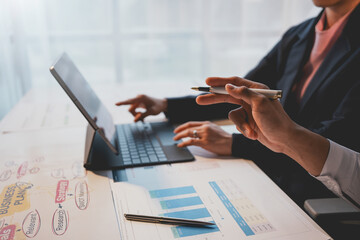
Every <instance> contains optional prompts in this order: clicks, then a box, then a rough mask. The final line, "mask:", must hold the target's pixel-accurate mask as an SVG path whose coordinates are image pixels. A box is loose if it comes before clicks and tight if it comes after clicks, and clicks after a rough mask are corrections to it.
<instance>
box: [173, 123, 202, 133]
mask: <svg viewBox="0 0 360 240" xmlns="http://www.w3.org/2000/svg"><path fill="white" fill-rule="evenodd" d="M206 123H208V122H206V121H205V122H194V121H192V122H187V123H184V124H181V125H180V126H178V127H177V128H175V130H174V133H179V132H181V131H183V130H185V129H187V128H193V127H198V126H201V125H204V124H206Z"/></svg>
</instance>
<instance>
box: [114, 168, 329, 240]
mask: <svg viewBox="0 0 360 240" xmlns="http://www.w3.org/2000/svg"><path fill="white" fill-rule="evenodd" d="M208 163H209V164H207V162H200V161H198V162H194V163H186V168H184V166H185V164H184V166H182V165H181V164H176V165H175V164H174V165H161V166H156V167H144V168H133V169H127V170H123V171H117V172H115V173H116V174H113V177H114V179H115V180H114V181H112V182H111V189H112V191H113V197H114V203H115V208H116V211H117V216H118V219H119V227H120V229H121V238H122V239H124V240H140V239H164V240H165V239H166V240H168V239H179V240H195V239H196V240H199V239H200V240H201V239H202V240H217V239H252V240H254V239H276V240H285V239H286V240H289V239H292V240H300V239H329V238H328V236H326V235H325V234H323V233H322V232H321V231H319V228H317V227H315V225H314V224H313V223H312V222H311V220H310V219H309V218H308V217H307V216H306V214H305V213H303V212H302V211H301V209H299V208H298V207H297V206H296V205H295V203H292V202H291V201H289V199H288V198H287V196H286V195H285V194H283V193H282V192H281V191H280V190H278V189H277V188H276V186H274V185H272V184H273V183H272V182H270V181H269V180H268V179H266V178H265V177H264V175H261V174H260V173H259V174H258V172H256V171H254V170H253V167H252V165H250V164H249V162H247V161H236V162H235V161H231V162H230V161H211V162H210V161H209V162H208ZM204 164H205V165H206V166H213V167H210V168H209V167H205V168H204V166H205V165H204ZM189 169H192V170H191V171H189ZM119 179H121V181H119ZM127 213H130V214H140V215H151V216H156V215H158V216H164V217H174V218H185V219H193V220H199V221H207V222H213V223H215V225H214V226H211V227H189V226H172V225H167V224H154V223H151V224H150V223H144V222H134V221H128V220H126V219H125V218H124V214H127Z"/></svg>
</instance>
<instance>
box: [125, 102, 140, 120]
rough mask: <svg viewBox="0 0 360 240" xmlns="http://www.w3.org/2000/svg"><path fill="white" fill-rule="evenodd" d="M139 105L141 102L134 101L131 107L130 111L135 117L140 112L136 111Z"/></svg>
mask: <svg viewBox="0 0 360 240" xmlns="http://www.w3.org/2000/svg"><path fill="white" fill-rule="evenodd" d="M138 107H139V103H134V104H132V105H131V106H130V107H129V109H128V111H129V112H130V113H131V114H132V115H133V116H134V117H135V116H136V115H137V114H138V112H136V109H137V108H138Z"/></svg>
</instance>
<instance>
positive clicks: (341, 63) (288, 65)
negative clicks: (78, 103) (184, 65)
mask: <svg viewBox="0 0 360 240" xmlns="http://www.w3.org/2000/svg"><path fill="white" fill-rule="evenodd" d="M313 2H314V4H315V5H316V6H320V7H323V8H324V9H323V11H322V12H321V13H320V14H319V15H318V16H317V17H315V18H312V19H309V20H307V21H305V22H303V23H301V24H299V25H297V26H295V27H292V28H290V29H289V30H288V31H287V32H286V33H285V34H284V35H283V37H282V39H281V40H280V41H279V42H278V43H277V44H276V45H275V46H274V48H273V49H272V50H271V51H270V52H269V53H268V54H267V55H266V56H265V57H264V58H263V59H262V60H261V61H260V63H259V64H258V65H257V66H256V67H255V68H254V69H253V70H252V71H250V72H249V73H248V74H247V75H246V76H245V78H246V79H250V80H253V81H256V82H260V83H263V84H266V85H267V86H269V87H270V88H272V89H282V90H283V98H282V99H281V103H282V105H283V107H284V109H285V111H286V112H287V114H288V115H289V116H290V117H291V118H292V119H293V120H294V121H295V122H296V123H297V124H299V125H301V126H303V127H305V128H307V129H309V130H311V131H313V132H315V133H318V134H320V135H322V136H324V137H326V138H328V139H331V140H332V141H334V142H337V143H339V144H341V145H343V146H345V147H347V148H350V149H352V150H355V151H357V152H359V151H360V143H359V141H356V139H357V138H358V136H360V125H359V123H360V111H359V106H358V104H359V103H360V47H359V45H360V31H359V30H358V28H359V23H360V5H359V2H360V0H331V1H325V0H313ZM233 78H234V79H236V77H233ZM210 79H211V78H210ZM208 80H209V79H208ZM218 97H219V98H221V97H223V96H221V95H219V96H218ZM124 104H130V105H131V106H130V109H129V111H130V112H131V113H132V114H133V115H134V116H135V121H138V120H142V119H144V118H145V117H146V116H148V115H151V114H158V113H160V112H165V114H166V116H167V117H168V118H169V120H170V121H172V122H174V123H175V122H177V123H178V122H187V121H203V120H212V119H217V118H226V117H227V114H228V112H229V111H231V110H232V109H234V108H237V106H235V105H231V104H227V103H220V104H216V105H211V106H200V105H197V104H196V101H195V97H192V96H189V97H182V98H168V99H156V98H152V97H149V96H146V95H139V96H138V97H136V98H133V99H129V100H126V101H122V102H118V103H117V105H124ZM138 107H143V108H145V109H146V111H145V112H138V111H137V108H138ZM175 133H177V135H176V136H175V139H180V138H184V137H190V139H189V140H187V141H184V142H182V143H180V144H179V146H188V145H198V146H201V147H204V148H205V149H208V150H210V151H213V152H215V153H218V154H222V155H233V156H236V157H241V158H248V159H251V160H253V161H254V162H255V163H256V164H257V165H258V166H259V167H260V168H261V169H262V170H263V171H264V172H265V173H267V174H268V176H269V177H270V178H271V179H273V181H275V182H276V183H277V184H278V185H279V186H280V187H281V188H282V189H283V190H284V191H285V192H286V193H287V194H288V195H289V196H290V197H291V198H292V199H293V200H294V201H295V202H296V203H297V204H298V205H299V206H303V202H304V200H306V199H309V198H319V197H331V196H332V193H331V192H330V191H329V190H328V189H327V188H326V187H324V186H323V185H322V184H321V183H319V182H317V181H316V180H314V179H313V178H312V177H311V176H310V175H309V174H308V173H307V172H306V171H304V169H303V168H301V167H300V166H299V165H298V164H297V163H296V162H295V161H293V160H292V159H290V158H289V157H287V156H285V155H282V154H279V153H275V152H273V151H271V150H270V149H268V148H266V147H264V146H263V145H262V144H261V143H259V142H258V141H253V140H250V139H248V138H246V137H244V136H243V135H241V134H233V135H230V134H227V133H225V132H224V131H222V130H221V129H220V128H219V127H218V126H216V125H214V124H212V123H210V122H207V121H205V122H187V123H185V124H183V125H180V126H179V127H178V128H177V129H175Z"/></svg>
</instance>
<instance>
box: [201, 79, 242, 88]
mask: <svg viewBox="0 0 360 240" xmlns="http://www.w3.org/2000/svg"><path fill="white" fill-rule="evenodd" d="M242 80H245V79H244V78H240V77H227V78H222V77H209V78H207V79H206V80H205V82H206V84H207V85H209V86H212V87H221V86H225V85H226V84H227V83H232V84H234V85H237V83H239V82H241V81H242Z"/></svg>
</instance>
